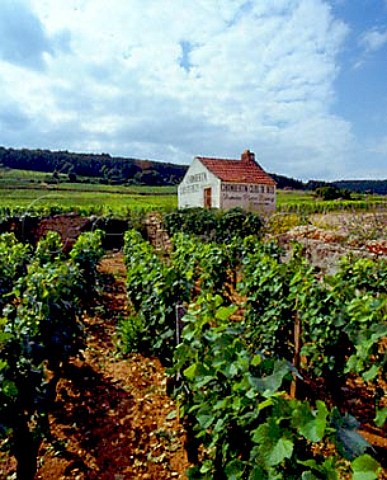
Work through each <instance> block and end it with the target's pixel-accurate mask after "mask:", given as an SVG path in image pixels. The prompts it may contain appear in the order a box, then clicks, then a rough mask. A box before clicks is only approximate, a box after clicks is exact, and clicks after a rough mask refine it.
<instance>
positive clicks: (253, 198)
mask: <svg viewBox="0 0 387 480" xmlns="http://www.w3.org/2000/svg"><path fill="white" fill-rule="evenodd" d="M209 187H211V189H212V207H213V208H221V209H223V210H228V209H230V208H235V207H241V208H243V209H245V210H250V211H255V212H271V211H274V210H275V208H276V190H275V187H273V186H271V185H253V184H245V183H241V184H236V183H223V184H222V183H221V181H220V179H219V178H218V177H216V176H215V175H214V174H213V173H211V172H210V171H209V170H208V169H207V168H206V167H205V166H204V165H203V164H202V163H201V162H200V160H198V159H197V158H195V159H194V160H193V162H192V164H191V166H190V167H189V169H188V170H187V173H186V174H185V176H184V178H183V180H182V182H181V183H180V185H179V187H178V206H179V208H190V207H204V189H205V188H209Z"/></svg>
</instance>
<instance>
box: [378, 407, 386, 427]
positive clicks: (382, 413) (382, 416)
mask: <svg viewBox="0 0 387 480" xmlns="http://www.w3.org/2000/svg"><path fill="white" fill-rule="evenodd" d="M386 420H387V407H384V408H381V409H377V410H376V417H375V425H376V426H378V427H379V428H381V427H382V426H383V425H384V424H385V423H386Z"/></svg>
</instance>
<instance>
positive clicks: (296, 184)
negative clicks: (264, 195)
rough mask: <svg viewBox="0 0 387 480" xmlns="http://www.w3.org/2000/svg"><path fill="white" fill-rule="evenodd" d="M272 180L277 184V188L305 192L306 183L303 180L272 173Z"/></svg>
mask: <svg viewBox="0 0 387 480" xmlns="http://www.w3.org/2000/svg"><path fill="white" fill-rule="evenodd" d="M270 176H271V178H272V179H273V180H274V181H275V182H276V183H277V188H279V189H281V190H283V189H284V188H291V189H293V190H305V183H303V182H302V181H301V180H295V179H294V178H289V177H285V176H284V175H277V174H276V173H270Z"/></svg>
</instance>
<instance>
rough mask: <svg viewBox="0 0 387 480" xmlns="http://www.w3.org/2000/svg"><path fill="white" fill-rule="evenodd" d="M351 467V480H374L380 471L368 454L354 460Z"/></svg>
mask: <svg viewBox="0 0 387 480" xmlns="http://www.w3.org/2000/svg"><path fill="white" fill-rule="evenodd" d="M351 466H352V471H353V477H352V480H376V479H377V478H378V474H379V472H380V470H381V467H380V464H379V463H378V462H377V461H376V460H375V459H373V458H372V457H371V456H370V455H368V454H365V455H361V456H360V457H358V458H356V459H355V460H354V461H353V462H352V464H351Z"/></svg>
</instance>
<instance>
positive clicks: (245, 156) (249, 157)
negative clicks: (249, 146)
mask: <svg viewBox="0 0 387 480" xmlns="http://www.w3.org/2000/svg"><path fill="white" fill-rule="evenodd" d="M241 161H242V162H243V163H247V164H251V163H254V162H255V155H254V153H253V152H250V150H245V151H244V152H243V153H242V155H241Z"/></svg>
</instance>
